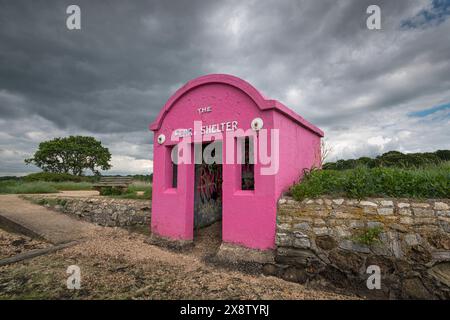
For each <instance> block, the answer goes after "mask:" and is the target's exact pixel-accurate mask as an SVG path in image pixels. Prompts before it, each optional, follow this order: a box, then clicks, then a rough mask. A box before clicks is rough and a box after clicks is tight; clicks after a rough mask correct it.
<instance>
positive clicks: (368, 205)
mask: <svg viewBox="0 0 450 320" xmlns="http://www.w3.org/2000/svg"><path fill="white" fill-rule="evenodd" d="M359 204H360V205H361V206H363V207H374V208H376V207H378V205H377V204H376V203H375V202H371V201H360V202H359Z"/></svg>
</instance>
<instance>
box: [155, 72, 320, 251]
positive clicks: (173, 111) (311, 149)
mask: <svg viewBox="0 0 450 320" xmlns="http://www.w3.org/2000/svg"><path fill="white" fill-rule="evenodd" d="M205 106H211V107H212V112H210V113H203V114H199V113H198V111H197V109H198V108H200V107H205ZM256 117H260V118H262V119H263V121H264V129H272V128H278V129H280V167H279V172H278V173H277V174H276V175H260V174H259V172H260V170H259V169H260V167H261V164H259V160H257V163H256V165H255V190H252V191H244V190H240V165H238V164H226V163H224V164H223V184H222V196H223V198H222V201H223V203H222V219H223V220H222V237H223V241H224V242H228V243H233V244H239V245H242V246H245V247H249V248H255V249H270V248H273V247H274V245H275V227H276V206H277V200H278V198H279V196H280V194H281V192H282V191H284V190H285V189H286V188H287V187H289V186H290V185H292V183H293V182H294V181H296V180H297V179H298V177H299V175H300V173H301V171H302V169H303V168H308V167H310V166H311V165H312V164H314V163H315V161H316V160H315V154H316V153H317V150H318V148H319V147H320V137H321V136H323V133H322V131H320V129H318V128H316V127H315V126H313V125H311V124H310V123H308V122H307V121H305V120H304V119H303V118H301V117H300V116H298V115H297V114H295V113H294V112H293V111H292V110H290V109H288V108H287V107H285V106H284V105H282V104H280V103H279V102H277V101H275V100H268V99H265V98H264V97H263V96H262V95H261V94H260V93H259V92H258V91H257V90H256V89H255V88H254V87H252V86H251V85H250V84H248V83H247V82H245V81H243V80H241V79H239V78H236V77H233V76H229V75H208V76H203V77H200V78H197V79H194V80H192V81H190V82H188V83H187V84H186V85H185V86H183V87H182V88H181V89H179V90H178V91H177V92H176V93H175V94H174V95H173V96H172V97H171V98H170V99H169V100H168V102H167V103H166V105H165V106H164V108H163V109H162V110H161V112H160V114H159V116H158V118H157V119H156V120H155V122H154V123H153V124H152V125H151V126H150V129H151V130H152V131H154V169H153V170H154V171H153V172H154V176H153V195H152V196H153V197H152V226H151V228H152V232H154V233H155V234H158V235H160V236H163V237H168V238H172V239H183V240H192V239H193V225H194V218H193V217H194V179H195V177H194V166H195V165H194V164H183V165H179V166H178V185H177V188H176V189H174V188H171V181H172V180H171V177H172V173H171V162H170V153H169V152H170V151H169V150H170V146H171V145H173V144H174V142H172V141H170V137H171V134H172V132H173V131H174V130H176V129H180V128H192V127H193V126H194V124H193V123H194V121H195V120H201V121H202V122H203V125H207V124H214V123H220V122H223V121H238V123H239V128H240V129H243V130H247V129H250V124H251V121H252V120H253V119H254V118H256ZM160 134H164V135H165V136H166V142H165V143H163V144H161V145H160V144H158V142H157V137H158V136H159V135H160ZM203 139H204V140H205V141H206V140H209V139H210V137H208V136H203ZM223 150H224V154H223V157H224V158H225V156H226V155H225V150H226V141H223Z"/></svg>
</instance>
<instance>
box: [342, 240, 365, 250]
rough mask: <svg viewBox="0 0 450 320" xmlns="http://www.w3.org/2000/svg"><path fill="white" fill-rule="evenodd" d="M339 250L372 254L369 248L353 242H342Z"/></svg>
mask: <svg viewBox="0 0 450 320" xmlns="http://www.w3.org/2000/svg"><path fill="white" fill-rule="evenodd" d="M339 248H341V249H344V250H348V251H355V252H361V253H370V249H369V247H367V246H366V245H362V244H359V243H356V242H353V241H351V240H342V241H341V242H339Z"/></svg>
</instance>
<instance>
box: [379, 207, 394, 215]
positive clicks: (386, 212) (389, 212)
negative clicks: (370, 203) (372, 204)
mask: <svg viewBox="0 0 450 320" xmlns="http://www.w3.org/2000/svg"><path fill="white" fill-rule="evenodd" d="M377 213H378V214H379V215H382V216H387V215H392V214H394V209H393V208H378V209H377Z"/></svg>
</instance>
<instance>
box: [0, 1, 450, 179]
mask: <svg viewBox="0 0 450 320" xmlns="http://www.w3.org/2000/svg"><path fill="white" fill-rule="evenodd" d="M435 3H436V1H431V0H430V1H428V0H411V1H409V0H402V1H388V0H381V1H380V0H378V1H372V0H370V1H369V0H339V1H332V0H327V1H325V0H324V1H314V0H303V1H300V0H292V1H269V0H263V1H254V0H248V1H237V0H230V1H209V0H189V1H181V0H180V1H164V0H160V1H65V0H63V1H25V0H19V1H2V0H0V149H1V152H0V161H1V167H0V175H1V174H5V173H12V172H15V173H23V172H26V171H29V170H30V168H28V167H24V166H23V158H24V157H26V156H29V155H30V154H31V153H32V152H33V150H34V149H35V148H36V146H37V144H38V143H39V141H42V140H44V139H50V138H53V137H55V136H64V135H69V134H87V135H94V136H95V137H97V138H98V139H100V140H101V141H102V142H103V143H104V144H105V145H107V146H108V147H109V148H110V149H111V151H112V153H113V156H114V161H115V162H114V164H115V168H116V170H117V172H127V171H129V172H139V170H141V172H147V171H148V170H149V169H148V163H150V164H151V162H150V159H152V151H151V143H152V140H151V138H152V136H151V134H150V133H149V132H148V129H147V128H148V124H149V123H150V122H151V121H152V120H153V119H154V117H155V116H156V115H157V113H158V111H159V110H160V108H161V107H162V106H163V104H164V103H165V102H166V100H167V99H168V98H169V96H170V95H171V94H172V93H173V92H174V91H175V90H176V89H177V88H178V87H179V86H181V85H182V84H183V83H185V82H186V81H188V80H190V79H192V78H195V77H197V76H199V75H202V74H205V73H231V74H234V75H237V76H239V77H242V78H244V79H246V80H248V81H249V82H251V83H252V84H254V85H255V86H256V87H257V88H260V89H261V91H262V92H263V93H264V94H265V95H267V96H269V97H271V98H275V99H279V100H280V101H282V102H284V103H286V104H287V105H288V106H290V107H291V108H293V109H294V110H295V111H297V112H299V113H300V114H301V115H302V116H304V117H305V118H307V119H308V120H310V121H312V122H313V123H315V124H317V125H319V126H320V127H321V128H322V129H324V131H325V133H326V136H327V137H328V138H329V139H330V142H331V143H332V144H333V147H334V156H335V157H349V156H359V155H364V154H368V155H369V154H375V153H377V152H382V151H386V149H387V148H396V149H400V150H402V151H421V150H425V149H427V150H428V149H430V148H431V149H436V148H445V147H449V148H450V146H449V145H448V141H450V132H449V130H448V129H446V128H448V120H446V119H448V118H446V117H447V115H446V114H443V113H442V114H441V113H439V114H437V116H438V117H437V118H436V117H433V118H431V117H430V118H426V119H421V122H417V121H418V120H417V119H411V118H410V117H408V114H410V113H411V112H417V111H420V110H423V109H428V108H432V107H434V106H436V105H442V104H445V103H448V102H449V101H450V90H449V88H450V42H449V41H444V40H443V39H448V34H449V33H450V22H449V21H448V19H447V17H448V15H447V14H446V12H447V11H448V7H443V8H442V7H439V6H436V5H435ZM70 4H77V5H79V6H80V7H81V27H82V29H81V30H80V31H70V30H68V29H67V28H66V18H67V14H66V8H67V6H68V5H70ZM371 4H377V5H379V6H380V7H381V10H382V11H381V12H382V30H379V31H371V30H368V29H367V28H366V18H367V13H366V9H367V7H368V6H369V5H371ZM424 12H431V13H432V14H433V17H438V19H435V20H436V21H437V20H438V21H439V23H427V27H426V28H425V27H420V28H419V27H417V26H422V25H423V24H424V23H426V22H427V21H426V19H425V20H424V19H423V18H422V17H423V16H424ZM405 21H410V22H411V23H410V25H409V27H408V28H405ZM443 112H445V110H443ZM447 112H448V111H447ZM446 121H447V122H446ZM145 161H147V162H145Z"/></svg>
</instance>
